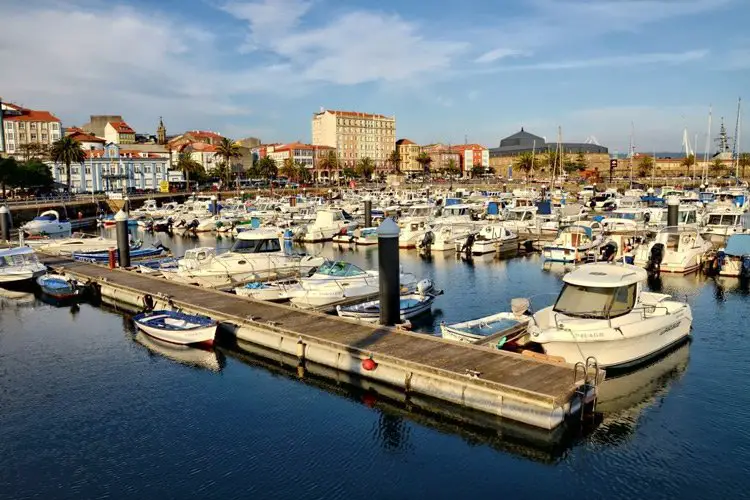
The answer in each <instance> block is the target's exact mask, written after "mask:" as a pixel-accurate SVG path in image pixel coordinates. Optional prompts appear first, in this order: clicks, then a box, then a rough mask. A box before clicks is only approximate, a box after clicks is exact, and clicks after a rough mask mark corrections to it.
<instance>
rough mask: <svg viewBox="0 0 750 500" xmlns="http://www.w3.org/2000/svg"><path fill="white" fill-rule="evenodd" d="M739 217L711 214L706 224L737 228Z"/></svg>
mask: <svg viewBox="0 0 750 500" xmlns="http://www.w3.org/2000/svg"><path fill="white" fill-rule="evenodd" d="M739 218H740V216H739V215H735V214H711V215H710V216H709V217H708V224H709V225H711V226H737V225H739V222H740V221H739Z"/></svg>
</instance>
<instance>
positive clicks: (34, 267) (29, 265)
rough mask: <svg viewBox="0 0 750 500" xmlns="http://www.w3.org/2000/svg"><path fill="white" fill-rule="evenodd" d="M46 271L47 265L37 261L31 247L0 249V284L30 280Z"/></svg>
mask: <svg viewBox="0 0 750 500" xmlns="http://www.w3.org/2000/svg"><path fill="white" fill-rule="evenodd" d="M46 272H47V267H46V266H45V265H44V264H42V263H41V262H39V259H37V257H36V253H34V250H33V249H32V248H29V247H16V248H5V249H2V250H0V285H3V286H5V285H12V284H18V283H21V282H24V281H30V280H33V279H36V278H38V277H39V276H42V275H43V274H45V273H46Z"/></svg>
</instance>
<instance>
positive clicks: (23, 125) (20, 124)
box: [18, 122, 26, 130]
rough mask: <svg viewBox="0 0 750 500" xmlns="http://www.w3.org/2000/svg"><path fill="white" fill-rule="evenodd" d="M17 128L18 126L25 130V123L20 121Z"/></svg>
mask: <svg viewBox="0 0 750 500" xmlns="http://www.w3.org/2000/svg"><path fill="white" fill-rule="evenodd" d="M18 128H20V129H21V130H25V129H26V124H25V123H24V122H21V123H19V124H18Z"/></svg>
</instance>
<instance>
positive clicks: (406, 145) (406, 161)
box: [396, 139, 422, 174]
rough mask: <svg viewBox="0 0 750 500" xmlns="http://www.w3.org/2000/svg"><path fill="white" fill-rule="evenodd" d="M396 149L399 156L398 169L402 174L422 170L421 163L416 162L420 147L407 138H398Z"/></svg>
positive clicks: (420, 150)
mask: <svg viewBox="0 0 750 500" xmlns="http://www.w3.org/2000/svg"><path fill="white" fill-rule="evenodd" d="M396 151H398V156H399V158H401V165H400V166H399V169H400V170H401V173H403V174H410V173H411V174H414V173H421V172H422V165H420V164H419V162H417V158H418V157H419V153H421V152H422V147H421V146H420V145H419V144H417V143H415V142H413V141H410V140H409V139H399V140H398V141H396Z"/></svg>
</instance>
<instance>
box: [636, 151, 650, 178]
mask: <svg viewBox="0 0 750 500" xmlns="http://www.w3.org/2000/svg"><path fill="white" fill-rule="evenodd" d="M653 168H654V159H653V158H652V157H651V156H644V157H642V158H641V159H640V161H639V162H638V177H648V175H649V174H650V173H651V171H652V170H653Z"/></svg>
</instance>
